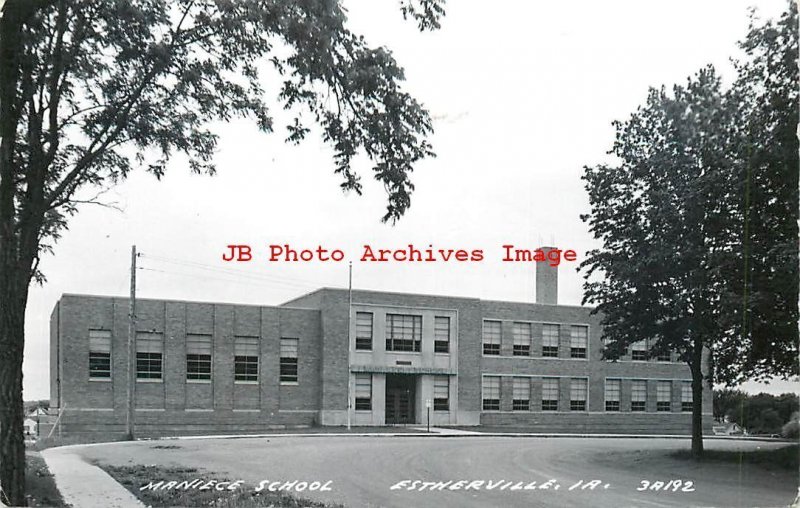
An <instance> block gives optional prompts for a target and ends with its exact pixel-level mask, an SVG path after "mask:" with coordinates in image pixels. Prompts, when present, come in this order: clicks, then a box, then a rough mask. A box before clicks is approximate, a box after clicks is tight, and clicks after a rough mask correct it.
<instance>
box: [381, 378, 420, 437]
mask: <svg viewBox="0 0 800 508" xmlns="http://www.w3.org/2000/svg"><path fill="white" fill-rule="evenodd" d="M415 381H416V380H415V379H414V377H413V376H410V375H403V374H388V375H387V376H386V424H387V425H397V424H405V423H415V418H414V406H415V402H416V400H415V395H416V388H417V387H416V382H415Z"/></svg>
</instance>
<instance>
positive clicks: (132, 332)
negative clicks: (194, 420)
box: [125, 245, 137, 440]
mask: <svg viewBox="0 0 800 508" xmlns="http://www.w3.org/2000/svg"><path fill="white" fill-rule="evenodd" d="M136 256H137V254H136V246H135V245H132V246H131V295H130V299H129V305H130V309H129V311H128V390H127V392H128V411H127V414H126V418H125V432H126V433H127V435H128V439H130V440H133V439H134V429H133V426H134V422H133V420H134V401H133V398H134V396H135V391H136V385H135V383H136V376H135V375H134V369H135V368H136V359H135V356H136V348H135V347H134V345H135V343H136Z"/></svg>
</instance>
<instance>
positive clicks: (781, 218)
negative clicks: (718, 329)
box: [713, 2, 800, 385]
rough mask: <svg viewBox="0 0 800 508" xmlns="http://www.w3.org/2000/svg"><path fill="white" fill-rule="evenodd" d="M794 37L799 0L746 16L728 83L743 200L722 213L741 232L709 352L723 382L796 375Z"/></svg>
mask: <svg viewBox="0 0 800 508" xmlns="http://www.w3.org/2000/svg"><path fill="white" fill-rule="evenodd" d="M799 44H800V43H799V42H798V14H797V4H796V2H788V8H787V10H786V12H784V13H783V15H782V16H781V17H780V18H779V19H778V20H777V21H772V20H767V21H765V22H763V23H761V24H758V23H757V19H756V18H755V17H754V16H751V22H750V29H749V32H748V34H747V38H746V39H745V40H744V41H743V42H742V43H741V44H740V46H741V48H742V49H743V50H744V53H745V58H744V59H742V60H740V61H738V62H736V67H737V70H738V78H737V80H736V81H735V83H734V84H733V87H732V89H731V91H730V98H729V101H728V102H729V103H730V104H731V105H732V107H733V108H735V109H736V112H735V115H734V116H735V118H736V119H737V122H736V125H735V128H736V130H737V132H736V135H737V146H736V147H735V152H736V156H737V158H738V161H737V164H736V166H735V171H736V172H737V180H738V181H739V182H740V183H739V185H738V187H737V191H736V196H737V197H739V198H740V199H739V203H738V206H737V208H736V209H735V210H734V211H733V213H732V216H731V217H730V218H729V219H730V220H731V221H732V222H733V223H734V224H735V226H736V234H737V235H738V237H739V241H738V246H737V249H736V250H735V251H733V252H732V253H731V254H732V255H731V256H730V258H729V260H728V262H727V263H722V264H721V265H720V270H722V271H723V272H724V280H725V281H726V283H727V284H726V287H725V293H724V295H723V301H724V304H725V307H726V309H727V311H726V312H725V313H724V314H723V315H721V316H720V317H721V318H722V319H724V320H725V323H724V325H723V326H724V328H725V329H726V330H727V333H725V334H723V335H721V336H720V337H719V338H718V340H717V341H716V342H715V344H714V355H713V359H714V368H715V372H714V377H715V381H716V382H724V383H727V384H729V385H735V384H738V383H740V382H742V381H744V380H746V379H748V378H749V379H764V378H768V377H771V376H780V377H784V378H786V377H789V376H797V375H798V328H797V322H798V318H800V316H798V307H797V302H798V279H800V273H798V262H797V260H798V240H797V239H798V235H799V234H800V233H799V232H798V210H799V209H800V203H799V202H798V197H799V196H800V195H799V194H798V191H797V190H798V176H800V172H798V167H800V160H799V159H798V150H799V149H800V146H798V138H797V136H798V131H797V115H798V110H799V109H800V102H799V101H798V95H800V92H799V91H798V87H797V83H798V82H800V76H798V64H797V62H798V45H799Z"/></svg>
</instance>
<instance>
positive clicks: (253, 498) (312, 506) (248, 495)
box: [97, 464, 342, 508]
mask: <svg viewBox="0 0 800 508" xmlns="http://www.w3.org/2000/svg"><path fill="white" fill-rule="evenodd" d="M97 466H98V467H100V468H102V469H103V470H105V471H106V472H107V473H108V474H110V475H111V476H112V477H113V478H114V479H115V480H117V481H118V482H119V483H120V484H122V486H123V487H125V488H126V489H128V490H130V491H131V492H132V493H133V494H134V495H135V496H136V497H137V498H139V500H140V501H142V502H143V503H144V504H146V505H148V506H153V507H160V506H213V507H244V508H250V507H257V506H264V507H274V508H342V505H339V504H330V503H321V502H318V501H311V500H308V499H302V498H298V497H294V496H291V495H289V494H286V493H282V492H269V491H267V490H264V491H262V492H254V491H253V488H252V486H243V487H242V488H241V489H237V490H234V491H217V490H214V489H208V490H197V489H189V490H178V489H167V490H140V488H141V487H142V486H145V485H147V484H148V483H150V482H153V481H160V480H162V479H165V480H166V479H169V480H170V481H173V480H174V481H177V482H182V481H187V482H191V481H192V480H195V479H198V478H201V479H204V480H205V479H211V478H213V479H217V480H218V481H229V479H228V478H224V475H216V474H212V473H209V472H207V471H199V470H197V469H194V468H182V467H166V466H157V465H148V466H141V465H137V466H119V467H118V466H109V465H105V464H97Z"/></svg>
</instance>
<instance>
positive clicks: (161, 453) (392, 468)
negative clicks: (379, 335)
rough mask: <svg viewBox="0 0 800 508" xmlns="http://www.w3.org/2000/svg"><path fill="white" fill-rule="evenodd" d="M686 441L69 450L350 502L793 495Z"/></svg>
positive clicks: (779, 477)
mask: <svg viewBox="0 0 800 508" xmlns="http://www.w3.org/2000/svg"><path fill="white" fill-rule="evenodd" d="M165 446H166V447H165ZM173 446H175V447H177V448H173ZM775 446H785V444H779V443H767V442H758V441H728V440H724V441H723V440H706V448H707V449H714V450H755V449H757V448H761V449H764V448H771V447H775ZM688 448H689V440H688V439H630V438H606V439H599V438H541V437H447V438H442V437H440V438H426V437H381V436H373V437H336V436H317V437H278V438H270V437H266V438H241V439H203V440H177V441H162V442H158V441H143V442H135V443H115V444H108V445H101V446H90V447H85V448H75V449H74V451H75V453H78V454H80V455H81V456H82V457H84V459H86V460H89V461H97V462H99V463H105V464H111V465H126V464H128V465H130V464H161V465H164V466H184V467H195V468H198V469H199V470H200V471H201V473H198V477H200V478H204V479H216V480H222V479H228V480H243V484H242V485H241V487H240V488H243V489H251V490H254V489H256V488H258V487H259V485H261V486H262V487H263V488H270V486H272V488H278V487H279V486H280V485H282V484H283V483H285V482H293V481H295V480H297V481H298V482H297V483H296V484H295V487H294V488H297V487H298V486H299V487H304V485H303V483H301V482H308V483H307V485H309V484H310V483H311V482H315V481H316V482H320V483H323V484H325V483H326V482H330V483H328V484H327V485H328V487H329V488H330V490H326V491H324V492H321V491H319V490H317V491H315V492H309V491H308V490H307V489H306V490H304V491H303V492H300V493H297V492H292V494H294V495H298V496H301V497H306V498H312V499H320V500H325V501H337V502H341V503H343V504H344V505H345V506H348V507H370V506H386V507H410V506H414V507H433V508H442V507H444V506H458V507H493V506H497V507H531V506H537V507H554V508H555V507H558V508H562V507H564V506H575V507H593V508H594V507H614V508H617V507H626V506H637V507H638V506H645V507H652V506H655V507H672V506H680V507H686V506H716V507H729V506H737V507H739V506H741V507H753V506H761V507H768V506H789V505H790V504H791V503H792V500H793V499H794V498H795V496H796V495H797V492H798V475H797V472H791V471H785V470H770V469H766V468H764V467H763V466H754V465H749V464H737V463H702V464H696V463H693V462H691V461H688V460H685V459H678V458H675V457H672V456H670V453H671V452H673V451H676V450H680V449H688ZM153 480H154V481H159V480H165V481H168V480H169V478H154V479H153ZM415 481H416V483H414V482H415ZM593 481H594V482H593ZM678 481H680V483H678ZM424 482H431V483H424ZM432 482H444V483H439V484H438V485H432ZM447 482H449V483H447ZM548 482H549V483H548ZM578 482H581V483H578ZM590 482H593V483H590ZM644 482H647V483H644ZM657 482H661V483H657ZM670 482H671V483H670ZM689 482H691V483H689ZM576 484H577V486H576ZM587 484H588V485H587ZM545 486H546V487H547V488H545ZM392 487H394V488H392Z"/></svg>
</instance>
